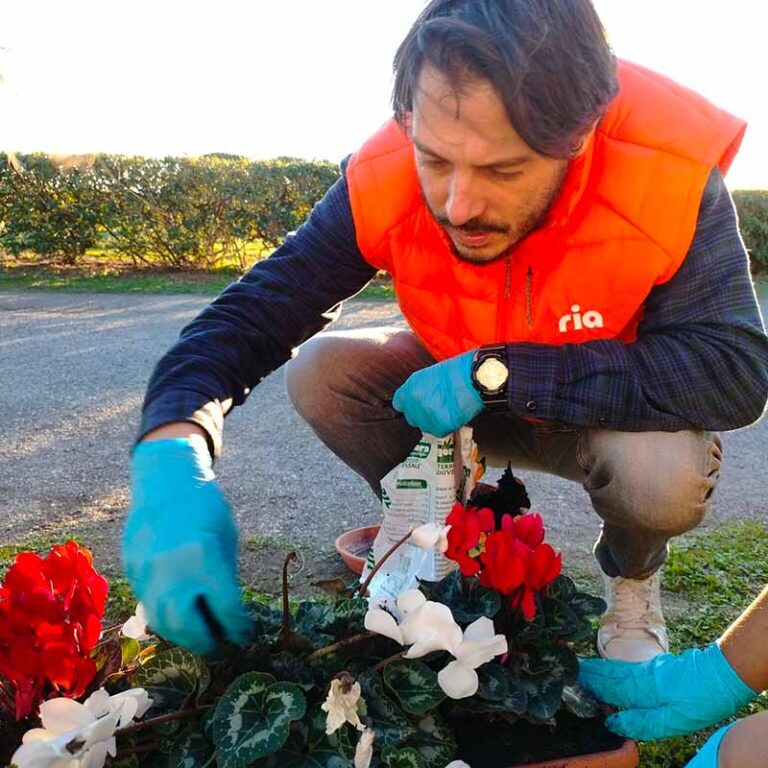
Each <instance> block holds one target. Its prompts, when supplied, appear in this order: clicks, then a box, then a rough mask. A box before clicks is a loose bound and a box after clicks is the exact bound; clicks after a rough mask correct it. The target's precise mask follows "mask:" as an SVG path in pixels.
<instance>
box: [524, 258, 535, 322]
mask: <svg viewBox="0 0 768 768" xmlns="http://www.w3.org/2000/svg"><path fill="white" fill-rule="evenodd" d="M532 288H533V267H532V266H530V265H528V272H527V273H526V275H525V322H526V323H528V327H529V328H530V327H531V326H532V325H533V301H532V300H531V293H532Z"/></svg>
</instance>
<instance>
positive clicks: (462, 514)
mask: <svg viewBox="0 0 768 768" xmlns="http://www.w3.org/2000/svg"><path fill="white" fill-rule="evenodd" d="M445 524H446V525H450V526H451V529H450V531H448V549H447V550H446V551H445V555H446V557H448V558H450V559H451V560H455V561H456V562H457V563H458V564H459V569H460V570H461V573H462V574H463V575H464V576H474V575H476V574H477V573H478V572H479V571H480V562H479V561H478V560H477V559H476V558H477V553H474V552H473V553H472V554H470V552H472V550H476V549H477V547H478V546H479V545H480V543H481V537H482V536H483V535H484V534H486V533H488V532H490V531H492V530H493V528H494V525H495V522H494V517H493V510H491V509H488V508H487V507H485V508H483V509H475V508H474V507H467V508H466V509H465V508H464V506H463V505H462V504H459V503H458V502H456V504H454V505H453V509H452V510H451V512H450V514H449V515H448V517H447V518H446V519H445Z"/></svg>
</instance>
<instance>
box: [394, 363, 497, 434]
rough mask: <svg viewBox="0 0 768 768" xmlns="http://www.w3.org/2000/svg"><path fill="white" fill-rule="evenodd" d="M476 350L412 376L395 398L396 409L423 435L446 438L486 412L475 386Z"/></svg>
mask: <svg viewBox="0 0 768 768" xmlns="http://www.w3.org/2000/svg"><path fill="white" fill-rule="evenodd" d="M474 356H475V350H471V351H469V352H464V354H461V355H458V356H456V357H450V358H448V359H447V360H443V361H442V362H441V363H436V364H435V365H430V366H429V368H422V370H420V371H416V372H415V373H412V374H411V375H410V376H409V377H408V380H407V381H406V382H405V384H403V385H402V386H401V387H400V388H399V389H398V390H397V391H396V392H395V396H394V397H393V398H392V407H393V408H394V409H395V410H396V411H400V413H402V414H403V415H404V416H405V420H406V421H407V422H408V423H409V424H410V425H411V426H412V427H417V428H418V429H420V430H421V431H422V432H427V433H429V434H430V435H435V436H436V437H445V436H446V435H449V434H450V433H451V432H453V431H454V430H455V429H458V428H459V427H463V426H464V425H465V424H467V423H468V422H470V421H472V419H474V418H475V416H477V414H478V413H480V411H482V410H483V399H482V398H481V397H480V393H479V392H478V391H477V390H476V389H475V387H474V385H473V384H472V360H473V358H474Z"/></svg>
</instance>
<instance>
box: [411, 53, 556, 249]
mask: <svg viewBox="0 0 768 768" xmlns="http://www.w3.org/2000/svg"><path fill="white" fill-rule="evenodd" d="M410 128H411V137H412V139H413V142H414V146H415V153H416V168H417V172H418V175H419V181H420V183H421V189H422V193H423V195H424V199H425V200H426V203H427V205H428V207H429V209H430V211H431V212H432V215H433V216H434V217H435V219H436V221H437V222H438V224H440V225H441V226H442V227H443V229H444V230H445V232H446V234H447V235H448V236H449V237H450V239H451V242H452V243H453V248H454V252H455V253H456V255H457V256H458V257H459V258H460V259H464V260H465V261H471V262H475V263H481V264H483V263H487V262H491V261H494V260H495V259H498V258H499V257H501V256H503V255H504V254H505V253H506V252H507V250H508V249H509V248H510V247H511V246H513V245H514V244H515V243H517V242H518V241H519V240H521V239H522V238H523V237H525V236H526V235H527V234H528V233H529V232H530V231H531V230H533V229H535V228H536V227H537V226H539V225H540V224H541V223H542V221H543V219H544V217H545V216H546V213H547V211H548V210H549V208H550V206H551V204H552V202H553V201H554V199H555V198H556V197H557V193H558V192H559V190H560V187H561V186H562V183H563V179H564V177H565V173H566V171H567V169H568V161H567V160H557V159H552V158H549V157H545V156H543V155H540V154H538V153H537V152H536V151H535V150H533V149H531V147H529V146H528V145H527V144H526V143H525V141H523V139H522V138H521V137H520V136H519V135H518V133H517V132H516V131H515V129H514V128H513V127H512V125H511V123H510V122H509V118H508V117H507V113H506V111H505V110H504V105H503V104H502V102H501V99H500V98H499V97H498V95H497V94H496V92H495V91H494V90H493V87H492V86H491V84H490V83H488V82H487V81H482V80H478V81H474V82H471V83H469V84H468V85H467V87H466V88H465V92H463V93H461V94H457V93H456V92H455V91H454V89H453V88H452V87H451V85H450V84H449V83H448V82H447V80H446V79H445V77H444V76H443V75H442V74H440V73H439V72H438V71H437V70H436V69H434V68H433V67H430V66H429V65H425V66H424V68H423V70H422V72H421V76H420V78H419V83H418V88H417V89H416V94H415V97H414V104H413V115H412V117H411V125H410Z"/></svg>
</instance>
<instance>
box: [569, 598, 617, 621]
mask: <svg viewBox="0 0 768 768" xmlns="http://www.w3.org/2000/svg"><path fill="white" fill-rule="evenodd" d="M568 606H569V607H570V608H571V610H573V611H575V612H576V613H578V614H579V616H581V617H582V618H588V617H590V616H600V615H601V614H603V613H605V610H606V608H607V607H608V606H607V604H606V602H605V600H603V598H602V597H595V596H594V595H590V594H587V593H586V592H577V593H576V594H575V595H573V597H571V598H570V599H569V600H568Z"/></svg>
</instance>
